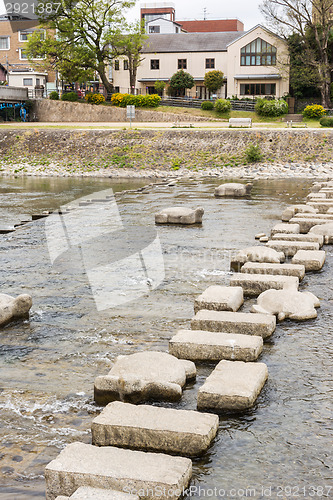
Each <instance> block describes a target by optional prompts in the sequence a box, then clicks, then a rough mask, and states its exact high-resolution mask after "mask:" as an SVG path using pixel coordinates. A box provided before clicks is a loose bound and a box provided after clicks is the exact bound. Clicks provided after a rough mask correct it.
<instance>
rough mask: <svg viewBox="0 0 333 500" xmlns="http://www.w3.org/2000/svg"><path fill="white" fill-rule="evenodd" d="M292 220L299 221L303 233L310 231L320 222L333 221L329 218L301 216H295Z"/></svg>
mask: <svg viewBox="0 0 333 500" xmlns="http://www.w3.org/2000/svg"><path fill="white" fill-rule="evenodd" d="M291 221H297V224H298V225H299V227H300V232H301V233H308V232H309V231H310V229H311V228H312V227H313V226H318V225H319V224H328V223H329V222H333V220H330V219H328V218H327V217H326V218H325V219H319V218H315V219H307V218H301V217H293V218H292V219H291Z"/></svg>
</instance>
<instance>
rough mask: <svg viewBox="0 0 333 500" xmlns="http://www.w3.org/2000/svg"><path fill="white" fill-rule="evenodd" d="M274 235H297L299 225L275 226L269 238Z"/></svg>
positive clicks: (281, 224) (282, 224)
mask: <svg viewBox="0 0 333 500" xmlns="http://www.w3.org/2000/svg"><path fill="white" fill-rule="evenodd" d="M275 233H287V234H297V233H299V225H298V224H284V223H280V224H275V226H274V227H273V229H272V231H271V236H273V234H275Z"/></svg>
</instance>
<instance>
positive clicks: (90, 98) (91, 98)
mask: <svg viewBox="0 0 333 500" xmlns="http://www.w3.org/2000/svg"><path fill="white" fill-rule="evenodd" d="M85 100H86V101H87V102H88V103H89V104H103V103H104V102H105V97H104V95H102V94H87V95H86V96H85Z"/></svg>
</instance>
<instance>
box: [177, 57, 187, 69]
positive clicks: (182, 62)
mask: <svg viewBox="0 0 333 500" xmlns="http://www.w3.org/2000/svg"><path fill="white" fill-rule="evenodd" d="M186 67H187V59H178V69H186Z"/></svg>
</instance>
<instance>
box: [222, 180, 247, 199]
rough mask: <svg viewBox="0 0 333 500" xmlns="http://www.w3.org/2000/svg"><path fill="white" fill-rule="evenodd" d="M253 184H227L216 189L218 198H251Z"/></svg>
mask: <svg viewBox="0 0 333 500" xmlns="http://www.w3.org/2000/svg"><path fill="white" fill-rule="evenodd" d="M252 186H253V184H251V183H247V184H241V183H239V182H226V183H225V184H221V186H218V187H217V188H215V193H214V194H215V196H216V198H221V197H230V198H240V197H242V196H249V195H250V194H251V190H252Z"/></svg>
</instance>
